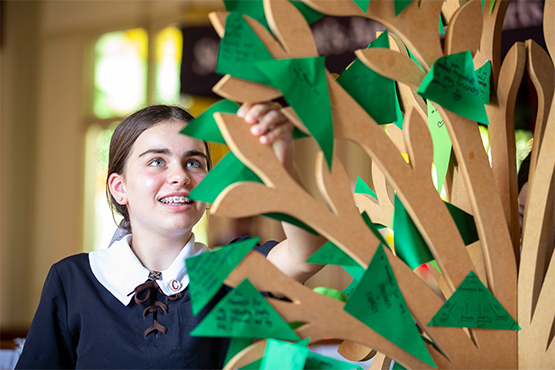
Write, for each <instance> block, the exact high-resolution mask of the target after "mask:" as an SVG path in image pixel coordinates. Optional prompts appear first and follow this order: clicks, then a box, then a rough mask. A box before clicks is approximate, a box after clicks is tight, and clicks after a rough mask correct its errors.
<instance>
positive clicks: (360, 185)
mask: <svg viewBox="0 0 555 370" xmlns="http://www.w3.org/2000/svg"><path fill="white" fill-rule="evenodd" d="M355 194H366V195H370V196H371V197H374V198H376V199H378V196H377V195H376V193H374V191H373V190H372V189H370V186H368V185H367V184H366V183H365V182H364V180H363V179H361V178H360V177H358V176H357V182H356V184H355Z"/></svg>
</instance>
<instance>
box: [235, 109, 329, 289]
mask: <svg viewBox="0 0 555 370" xmlns="http://www.w3.org/2000/svg"><path fill="white" fill-rule="evenodd" d="M278 109H279V105H278V104H277V103H265V104H255V105H251V104H248V103H245V104H243V105H242V106H241V108H240V109H239V111H238V112H237V115H238V116H239V117H244V119H245V121H246V122H247V123H248V124H250V125H251V133H252V134H253V135H254V136H257V137H259V140H260V142H261V143H262V144H265V145H272V147H273V149H274V152H275V153H276V156H277V157H278V159H279V160H280V162H281V163H282V165H283V166H284V167H285V168H286V169H287V171H288V172H289V173H290V174H291V175H292V176H293V177H294V178H295V180H297V182H299V183H302V179H301V177H300V174H299V172H298V170H297V168H296V167H295V165H294V163H293V136H292V132H293V124H292V123H291V122H289V120H288V119H287V118H286V117H285V116H284V115H283V114H282V113H281V112H280V111H279V110H278ZM282 227H283V231H284V232H285V235H286V237H287V239H286V240H284V241H283V242H281V243H279V244H278V245H277V246H276V247H274V248H273V249H272V250H271V251H270V253H269V254H268V259H269V260H270V261H271V262H272V263H273V264H274V265H275V266H277V267H278V268H279V269H280V270H281V271H282V272H284V273H285V274H287V275H288V276H290V277H292V278H294V279H296V280H297V281H299V282H301V283H304V282H305V281H306V280H308V279H309V278H310V277H311V276H312V275H314V274H315V273H316V272H318V271H319V270H320V269H321V268H322V267H323V265H318V264H313V263H307V262H306V260H307V259H308V258H309V257H310V256H311V255H312V254H313V253H314V252H316V251H317V250H318V249H319V248H320V247H321V246H322V245H323V244H324V243H325V242H326V239H325V238H323V237H320V236H316V235H313V234H311V233H309V232H307V231H305V230H303V229H301V228H299V227H297V226H294V225H291V224H288V223H286V222H282Z"/></svg>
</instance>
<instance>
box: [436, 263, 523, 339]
mask: <svg viewBox="0 0 555 370" xmlns="http://www.w3.org/2000/svg"><path fill="white" fill-rule="evenodd" d="M428 326H444V327H453V328H473V329H502V330H520V326H519V325H518V324H517V323H516V321H515V320H514V319H513V318H512V317H511V315H509V313H508V312H507V311H506V310H505V308H504V307H503V306H502V305H501V304H500V303H499V301H498V300H497V299H496V298H495V297H494V296H493V294H491V292H490V291H489V290H488V288H486V286H485V285H484V284H483V283H482V282H481V281H480V279H479V278H478V276H476V274H475V273H474V272H473V271H470V273H469V274H468V276H467V277H466V278H465V279H464V281H463V282H462V283H461V285H459V287H458V288H457V290H456V291H455V293H453V295H452V296H451V297H450V298H449V299H448V300H447V302H445V304H444V305H443V306H442V307H441V308H440V310H439V311H438V312H437V313H436V314H435V316H434V317H433V318H432V320H431V321H430V322H429V323H428Z"/></svg>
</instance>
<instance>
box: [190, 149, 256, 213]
mask: <svg viewBox="0 0 555 370" xmlns="http://www.w3.org/2000/svg"><path fill="white" fill-rule="evenodd" d="M242 181H252V182H258V183H263V182H262V180H260V178H259V177H258V176H256V174H255V173H254V172H252V171H251V170H250V169H249V168H248V167H247V166H245V165H244V164H243V163H242V162H241V161H240V160H239V159H238V158H237V157H236V156H235V154H233V152H229V153H227V154H226V155H225V157H223V158H222V159H221V160H220V162H218V164H217V165H216V166H215V167H214V168H213V169H212V170H210V172H208V175H206V177H205V178H204V179H202V181H201V182H200V183H199V184H198V185H197V186H196V187H195V188H194V189H193V190H192V191H191V193H189V198H191V199H193V200H199V201H201V202H206V203H214V201H215V200H216V198H217V197H218V195H220V193H221V192H222V191H223V190H224V189H225V188H227V187H228V186H229V185H231V184H234V183H236V182H242Z"/></svg>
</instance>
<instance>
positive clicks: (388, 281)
mask: <svg viewBox="0 0 555 370" xmlns="http://www.w3.org/2000/svg"><path fill="white" fill-rule="evenodd" d="M344 309H345V311H347V312H348V313H350V314H351V315H353V316H354V317H355V318H357V319H358V320H360V321H361V322H362V323H364V324H365V325H366V326H368V327H370V328H371V329H372V330H374V331H375V332H377V333H378V334H380V335H382V336H383V337H385V338H386V339H388V340H389V341H391V342H392V343H394V344H395V345H397V346H399V347H400V348H402V349H403V350H405V351H407V352H408V353H410V354H411V355H413V356H414V357H416V358H418V359H420V360H422V361H423V362H425V363H427V364H428V365H430V366H433V367H434V368H437V366H436V365H435V363H434V361H433V360H432V356H431V355H430V353H429V352H428V350H427V349H426V346H425V345H424V342H423V340H422V338H421V336H420V333H419V332H418V329H417V327H416V323H415V322H414V320H413V318H412V315H411V313H410V311H409V309H408V307H407V304H406V302H405V299H404V298H403V295H402V293H401V290H400V289H399V285H398V284H397V280H396V279H395V275H394V274H393V270H392V268H391V265H390V264H389V261H388V259H387V255H386V254H385V251H384V249H383V247H382V246H381V245H380V246H379V247H378V249H377V250H376V253H375V254H374V257H373V258H372V261H370V265H369V266H368V270H366V273H365V274H364V276H363V277H362V280H361V281H360V283H359V284H358V287H357V288H356V290H355V292H354V293H353V294H352V295H351V297H350V298H349V300H348V301H347V303H346V304H345V308H344Z"/></svg>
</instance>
